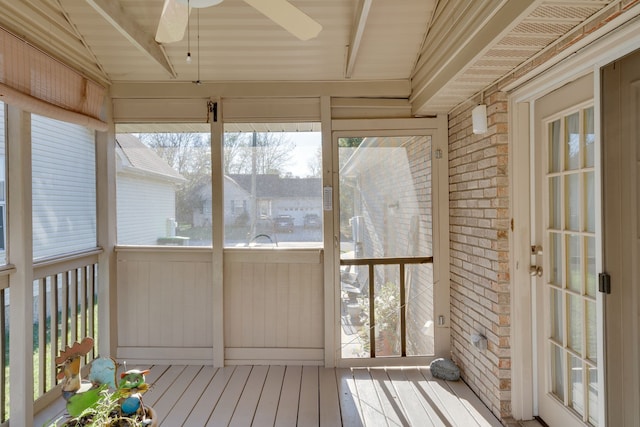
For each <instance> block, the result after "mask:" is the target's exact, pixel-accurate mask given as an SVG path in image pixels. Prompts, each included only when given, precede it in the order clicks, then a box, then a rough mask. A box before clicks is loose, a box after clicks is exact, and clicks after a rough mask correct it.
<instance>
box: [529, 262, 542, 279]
mask: <svg viewBox="0 0 640 427" xmlns="http://www.w3.org/2000/svg"><path fill="white" fill-rule="evenodd" d="M529 274H530V275H531V277H535V276H538V277H542V267H540V266H539V265H532V266H530V267H529Z"/></svg>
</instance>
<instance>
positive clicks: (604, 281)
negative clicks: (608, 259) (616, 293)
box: [598, 273, 611, 294]
mask: <svg viewBox="0 0 640 427" xmlns="http://www.w3.org/2000/svg"><path fill="white" fill-rule="evenodd" d="M598 290H599V291H600V292H602V293H603V294H610V293H611V276H609V273H600V274H598Z"/></svg>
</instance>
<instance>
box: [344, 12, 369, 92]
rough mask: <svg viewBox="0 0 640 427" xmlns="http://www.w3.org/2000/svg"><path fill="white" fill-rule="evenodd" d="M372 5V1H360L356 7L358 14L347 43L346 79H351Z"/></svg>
mask: <svg viewBox="0 0 640 427" xmlns="http://www.w3.org/2000/svg"><path fill="white" fill-rule="evenodd" d="M372 3H373V0H360V4H359V5H358V13H356V21H355V23H354V26H353V29H352V33H351V43H349V50H348V52H347V68H346V70H345V73H344V76H345V78H347V79H350V78H351V76H352V75H353V69H354V68H355V66H356V58H357V57H358V51H359V50H360V43H362V35H363V34H364V29H365V27H366V26H367V19H368V18H369V11H370V10H371V4H372Z"/></svg>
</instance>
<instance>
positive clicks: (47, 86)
mask: <svg viewBox="0 0 640 427" xmlns="http://www.w3.org/2000/svg"><path fill="white" fill-rule="evenodd" d="M105 92H106V90H105V88H104V87H102V86H100V85H99V84H97V83H95V82H93V81H91V80H89V79H87V78H86V77H84V76H82V75H81V74H79V73H78V72H76V71H75V70H73V69H71V68H70V67H68V66H66V65H65V64H63V63H61V62H60V61H58V60H56V59H54V58H52V57H50V56H49V55H47V54H46V53H44V52H42V51H41V50H39V49H37V48H35V47H34V46H32V45H30V44H28V43H27V42H25V41H24V40H21V39H19V38H18V37H16V36H14V35H13V34H11V33H9V32H8V31H6V30H4V29H2V28H0V99H1V100H2V101H4V102H6V103H8V104H12V103H15V104H18V105H20V106H21V107H24V108H25V109H27V110H29V111H31V112H34V113H38V114H42V115H46V116H50V117H51V116H57V117H55V118H60V119H62V120H65V118H64V117H61V115H63V114H62V113H61V112H60V113H58V114H56V113H55V111H53V109H52V108H51V106H55V107H59V108H61V109H62V110H65V111H67V112H71V113H74V114H79V115H81V116H88V118H90V119H92V120H86V119H82V118H81V117H75V118H76V119H80V121H81V122H83V123H81V124H83V125H87V126H90V127H94V128H102V127H106V124H105V123H104V122H101V121H100V112H101V111H102V107H103V101H104V96H105ZM20 94H21V95H23V96H20ZM38 101H41V102H44V103H46V104H49V106H48V107H46V106H45V105H44V104H41V103H40V102H38ZM43 109H44V111H43ZM69 118H70V120H68V121H73V122H76V120H74V115H73V114H72V115H70V116H69Z"/></svg>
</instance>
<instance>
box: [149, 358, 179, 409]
mask: <svg viewBox="0 0 640 427" xmlns="http://www.w3.org/2000/svg"><path fill="white" fill-rule="evenodd" d="M185 368H186V366H184V365H172V366H170V367H169V368H168V369H167V370H165V371H164V372H163V373H162V375H161V376H160V378H158V379H157V380H155V381H154V382H149V384H151V386H150V387H149V391H147V392H146V393H145V394H144V396H143V398H142V399H143V400H144V404H145V405H147V406H153V407H155V405H156V402H158V401H159V400H160V399H161V398H162V396H163V395H164V394H165V393H166V392H167V390H169V389H170V388H171V387H172V386H173V384H174V382H175V381H176V379H177V378H179V377H180V375H181V374H182V372H184V370H185ZM153 369H154V368H152V369H151V372H150V373H152V372H153ZM152 379H153V377H152Z"/></svg>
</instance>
